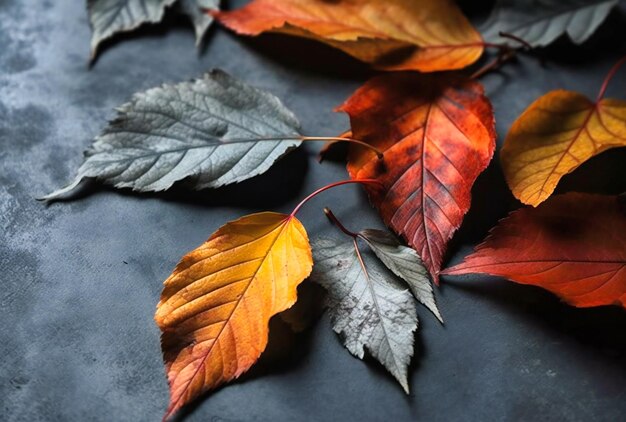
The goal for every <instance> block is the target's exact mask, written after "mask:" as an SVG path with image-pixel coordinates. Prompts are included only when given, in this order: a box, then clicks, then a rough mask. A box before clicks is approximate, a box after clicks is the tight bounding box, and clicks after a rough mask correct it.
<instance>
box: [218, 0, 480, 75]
mask: <svg viewBox="0 0 626 422" xmlns="http://www.w3.org/2000/svg"><path fill="white" fill-rule="evenodd" d="M214 16H216V18H217V19H218V20H219V21H220V22H221V23H222V24H224V25H226V26H227V27H229V28H230V29H232V30H234V31H236V32H237V33H239V34H242V35H250V36H255V35H259V34H260V33H263V32H268V31H271V32H279V33H284V34H290V35H296V36H300V37H305V38H310V39H315V40H317V41H321V42H324V43H326V44H329V45H331V46H332V47H335V48H338V49H340V50H342V51H344V52H346V53H347V54H350V55H352V56H353V57H356V58H357V59H359V60H362V61H365V62H368V63H372V64H374V66H375V67H377V68H380V69H383V70H420V71H423V72H434V71H438V70H449V69H460V68H463V67H466V66H468V65H470V64H472V63H474V62H475V61H476V60H478V58H479V57H480V56H481V54H482V52H483V42H482V39H481V37H480V34H479V33H478V32H477V31H476V30H475V29H474V28H473V27H472V25H471V24H470V23H469V21H468V20H467V19H466V18H465V16H463V14H462V13H461V11H460V9H458V8H457V7H456V5H455V4H454V3H453V2H451V1H449V0H423V1H419V2H416V1H414V0H388V1H385V2H371V1H367V0H354V1H351V2H322V1H311V2H301V1H297V0H281V1H276V0H255V1H253V2H251V3H249V4H248V5H246V6H244V7H243V8H241V9H238V10H234V11H232V12H219V13H214ZM433 17H436V19H433Z"/></svg>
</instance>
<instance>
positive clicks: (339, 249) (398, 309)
mask: <svg viewBox="0 0 626 422" xmlns="http://www.w3.org/2000/svg"><path fill="white" fill-rule="evenodd" d="M356 248H357V243H356V240H355V241H354V243H352V242H342V243H338V242H337V241H334V240H329V239H319V240H317V241H316V242H314V243H313V255H314V260H315V266H314V268H313V273H312V275H311V278H312V280H313V281H315V282H317V283H319V284H321V285H322V286H323V287H324V288H325V289H326V290H327V291H328V295H327V299H326V302H327V306H328V310H329V313H330V318H331V321H332V324H333V330H335V332H336V333H338V334H339V335H340V336H341V337H342V339H343V342H344V344H345V346H346V348H347V349H348V350H349V351H350V353H352V354H353V355H354V356H356V357H358V358H360V359H362V358H363V355H364V352H365V349H367V350H368V352H369V353H370V354H371V355H372V356H373V357H374V358H375V359H377V360H378V361H379V362H380V363H382V364H383V365H384V366H385V367H386V368H387V370H388V371H389V372H390V373H391V374H392V375H393V376H394V377H395V378H396V379H397V380H398V382H399V383H400V385H402V388H403V389H404V391H406V392H407V394H408V392H409V385H408V382H407V368H408V365H409V362H410V361H411V357H412V356H413V342H414V334H413V333H414V332H415V330H416V329H417V313H416V307H415V300H414V299H413V296H412V295H411V293H410V292H409V291H408V290H407V289H406V288H405V287H404V286H403V285H402V283H401V282H400V281H399V280H398V279H396V277H395V276H394V275H393V274H391V273H390V272H389V271H388V270H387V269H386V268H385V267H384V266H383V265H382V264H381V263H380V261H379V260H378V259H376V258H375V257H374V256H373V255H372V254H371V253H370V252H369V251H368V252H366V253H364V254H362V257H363V259H364V261H363V265H362V264H361V261H360V260H359V255H358V254H357V251H358V249H356Z"/></svg>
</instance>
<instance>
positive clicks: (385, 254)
mask: <svg viewBox="0 0 626 422" xmlns="http://www.w3.org/2000/svg"><path fill="white" fill-rule="evenodd" d="M359 235H360V237H361V238H362V239H363V240H365V241H366V242H367V244H368V245H369V246H370V248H372V250H373V251H374V253H375V254H376V256H377V257H378V258H379V259H380V260H381V261H382V263H383V264H385V266H386V267H387V268H389V269H390V270H391V271H392V272H393V273H394V274H395V275H397V276H398V277H400V278H402V279H403V280H404V281H406V282H407V284H408V285H409V288H410V289H411V292H412V293H413V296H415V298H416V299H417V300H418V301H420V302H421V303H422V304H423V305H424V306H426V307H427V308H428V309H429V310H430V311H431V312H432V313H433V314H434V315H435V316H436V317H437V319H438V320H439V321H440V322H442V323H443V318H442V317H441V313H440V312H439V309H438V308H437V303H436V302H435V294H434V292H433V287H432V284H431V282H430V278H429V276H428V270H426V267H424V263H423V262H422V259H421V258H420V256H419V255H418V254H417V252H415V250H414V249H412V248H409V247H407V246H404V245H402V244H401V243H400V242H398V240H397V239H396V238H395V237H394V236H393V235H391V234H390V233H388V232H385V231H383V230H374V229H365V230H363V231H361V232H360V233H359Z"/></svg>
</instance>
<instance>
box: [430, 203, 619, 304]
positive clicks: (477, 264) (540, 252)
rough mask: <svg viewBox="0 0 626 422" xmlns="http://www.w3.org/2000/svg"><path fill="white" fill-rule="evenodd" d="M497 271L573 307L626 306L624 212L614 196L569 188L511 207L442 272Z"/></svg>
mask: <svg viewBox="0 0 626 422" xmlns="http://www.w3.org/2000/svg"><path fill="white" fill-rule="evenodd" d="M470 273H480V274H489V275H495V276H502V277H506V278H508V279H511V280H513V281H515V282H517V283H522V284H532V285H535V286H539V287H542V288H544V289H546V290H549V291H551V292H552V293H555V294H557V295H558V296H559V297H561V298H562V299H563V300H565V301H566V302H568V303H570V304H571V305H574V306H578V307H589V306H600V305H610V304H615V305H621V306H623V307H626V214H624V212H623V211H622V209H621V208H620V204H619V201H618V199H617V197H615V196H602V195H589V194H581V193H570V194H567V195H560V196H556V197H552V198H550V199H548V200H547V201H546V202H544V203H543V204H541V205H539V207H537V208H535V209H532V208H524V209H521V210H518V211H514V212H513V213H511V214H510V215H509V216H508V217H507V218H505V219H503V220H502V221H500V223H499V224H498V225H497V226H496V227H495V228H494V229H493V230H492V231H491V233H490V234H489V236H488V237H487V239H486V240H485V242H483V243H482V244H481V245H479V246H478V247H477V248H476V250H475V251H474V253H472V254H471V255H470V256H468V257H466V258H465V260H464V261H463V263H461V264H459V265H456V266H454V267H452V268H449V269H447V270H445V271H442V274H448V275H461V274H470Z"/></svg>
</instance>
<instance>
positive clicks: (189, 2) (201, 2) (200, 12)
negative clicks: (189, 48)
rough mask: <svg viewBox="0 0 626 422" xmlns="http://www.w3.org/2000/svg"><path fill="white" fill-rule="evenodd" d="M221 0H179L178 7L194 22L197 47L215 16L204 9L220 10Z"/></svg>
mask: <svg viewBox="0 0 626 422" xmlns="http://www.w3.org/2000/svg"><path fill="white" fill-rule="evenodd" d="M219 4H220V0H179V2H178V7H179V9H180V10H181V12H182V13H184V14H185V15H187V16H188V17H189V19H191V22H192V23H193V27H194V32H195V34H196V47H199V46H200V44H201V43H202V39H203V38H204V35H205V34H206V32H207V30H208V29H209V27H210V26H211V24H212V23H213V16H211V15H210V14H208V13H205V11H204V10H206V9H211V10H219Z"/></svg>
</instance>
